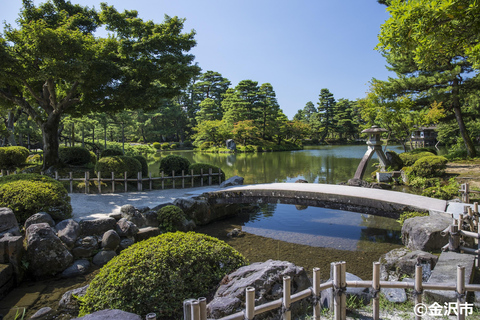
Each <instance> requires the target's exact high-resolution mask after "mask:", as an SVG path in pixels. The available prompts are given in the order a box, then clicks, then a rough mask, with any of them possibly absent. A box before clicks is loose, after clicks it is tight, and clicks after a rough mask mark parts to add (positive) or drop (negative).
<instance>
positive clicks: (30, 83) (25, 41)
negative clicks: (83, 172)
mask: <svg viewBox="0 0 480 320" xmlns="http://www.w3.org/2000/svg"><path fill="white" fill-rule="evenodd" d="M17 22H18V27H19V28H18V29H14V28H13V27H12V26H10V25H6V26H5V31H4V33H2V34H1V36H0V97H2V98H3V99H6V100H9V101H12V102H13V103H14V104H15V105H17V106H19V107H21V108H22V109H23V110H24V111H25V112H26V113H28V114H29V116H30V117H31V118H32V119H33V120H34V121H35V122H36V123H37V124H38V126H39V127H40V128H41V130H42V136H43V145H44V168H45V169H46V168H48V167H50V166H54V165H56V164H58V144H59V140H58V129H59V125H60V121H61V118H62V116H63V115H64V114H73V115H79V114H85V113H87V112H88V111H90V110H96V111H106V110H113V111H115V110H123V109H138V108H144V107H149V106H155V105H156V103H157V102H158V101H159V100H160V99H162V98H165V97H167V98H171V97H174V96H175V95H178V94H179V93H180V91H181V89H182V88H184V87H185V86H186V85H187V84H188V83H189V81H190V79H191V78H192V76H194V75H195V74H197V73H198V72H199V68H198V67H197V66H194V65H192V61H193V59H194V57H193V56H192V55H188V54H186V52H188V51H189V50H190V49H191V48H192V47H193V46H194V45H195V40H194V38H193V37H194V32H193V31H192V32H190V33H181V32H182V28H183V22H184V20H182V19H179V18H177V17H173V18H170V17H168V16H167V17H166V18H165V21H164V22H163V23H162V24H155V23H153V22H152V21H147V22H144V21H143V20H141V19H140V18H138V13H137V12H136V11H125V12H124V13H119V12H118V11H117V10H115V8H114V7H111V6H108V5H107V4H104V3H102V4H101V11H100V12H97V11H96V10H94V9H90V8H88V7H82V6H80V5H73V4H71V3H70V2H69V1H65V0H55V1H48V2H46V3H44V4H41V5H39V6H38V7H35V6H34V3H33V1H32V0H23V8H22V10H21V12H20V15H19V19H18V20H17ZM100 26H104V27H105V28H106V30H107V31H108V32H109V33H110V34H109V36H108V37H107V38H102V37H98V36H95V35H94V32H95V31H96V30H97V28H98V27H100Z"/></svg>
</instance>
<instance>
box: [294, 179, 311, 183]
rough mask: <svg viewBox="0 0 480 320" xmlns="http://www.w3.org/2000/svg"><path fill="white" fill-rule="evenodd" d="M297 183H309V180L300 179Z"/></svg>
mask: <svg viewBox="0 0 480 320" xmlns="http://www.w3.org/2000/svg"><path fill="white" fill-rule="evenodd" d="M295 183H308V181H307V180H305V179H298V180H297V181H295Z"/></svg>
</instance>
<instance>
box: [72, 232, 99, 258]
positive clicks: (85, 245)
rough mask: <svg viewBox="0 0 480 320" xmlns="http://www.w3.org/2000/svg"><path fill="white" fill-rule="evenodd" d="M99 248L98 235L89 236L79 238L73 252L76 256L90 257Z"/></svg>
mask: <svg viewBox="0 0 480 320" xmlns="http://www.w3.org/2000/svg"><path fill="white" fill-rule="evenodd" d="M96 250H98V241H97V238H96V237H93V236H87V237H83V238H79V239H77V241H76V242H75V248H73V249H72V254H73V256H74V257H75V258H90V257H91V256H93V254H94V252H95V251H96Z"/></svg>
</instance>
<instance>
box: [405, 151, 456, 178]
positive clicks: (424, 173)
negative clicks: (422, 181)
mask: <svg viewBox="0 0 480 320" xmlns="http://www.w3.org/2000/svg"><path fill="white" fill-rule="evenodd" d="M447 162H448V160H447V158H445V157H441V156H430V157H422V158H420V159H418V160H417V161H415V163H414V164H413V166H412V173H413V174H414V175H416V176H418V177H425V178H429V177H435V176H441V175H443V174H444V173H445V168H446V166H447Z"/></svg>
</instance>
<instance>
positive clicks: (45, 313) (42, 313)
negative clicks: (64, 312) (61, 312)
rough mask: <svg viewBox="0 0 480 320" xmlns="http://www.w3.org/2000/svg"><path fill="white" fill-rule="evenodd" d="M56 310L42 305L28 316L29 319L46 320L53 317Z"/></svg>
mask: <svg viewBox="0 0 480 320" xmlns="http://www.w3.org/2000/svg"><path fill="white" fill-rule="evenodd" d="M56 315H57V312H56V311H55V310H53V309H52V308H50V307H44V308H41V309H40V310H38V311H37V312H35V313H34V314H33V316H31V317H30V320H39V319H42V320H46V319H55V316H56Z"/></svg>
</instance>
